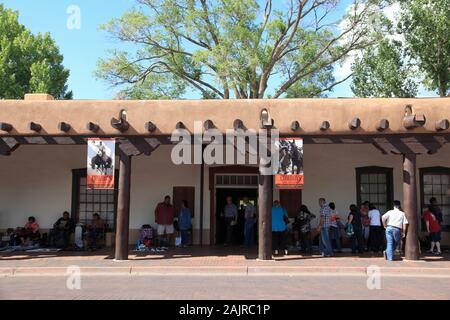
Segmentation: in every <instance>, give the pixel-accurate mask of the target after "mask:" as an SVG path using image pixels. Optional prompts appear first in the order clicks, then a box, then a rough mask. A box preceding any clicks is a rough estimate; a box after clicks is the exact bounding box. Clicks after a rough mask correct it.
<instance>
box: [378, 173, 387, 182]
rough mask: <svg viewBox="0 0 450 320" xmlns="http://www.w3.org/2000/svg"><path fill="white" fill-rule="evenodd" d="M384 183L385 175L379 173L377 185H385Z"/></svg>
mask: <svg viewBox="0 0 450 320" xmlns="http://www.w3.org/2000/svg"><path fill="white" fill-rule="evenodd" d="M385 182H386V174H384V173H380V174H378V183H385Z"/></svg>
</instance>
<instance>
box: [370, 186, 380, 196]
mask: <svg viewBox="0 0 450 320" xmlns="http://www.w3.org/2000/svg"><path fill="white" fill-rule="evenodd" d="M369 190H370V191H369V192H370V193H372V194H376V193H377V192H378V185H376V184H371V185H370V189H369Z"/></svg>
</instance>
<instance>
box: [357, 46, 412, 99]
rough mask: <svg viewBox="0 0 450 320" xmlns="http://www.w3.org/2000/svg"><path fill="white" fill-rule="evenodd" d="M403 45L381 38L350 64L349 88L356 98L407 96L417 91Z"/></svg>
mask: <svg viewBox="0 0 450 320" xmlns="http://www.w3.org/2000/svg"><path fill="white" fill-rule="evenodd" d="M406 61H407V58H405V54H404V52H403V51H402V44H401V43H400V42H398V41H389V40H386V39H384V40H382V41H381V43H380V44H379V45H378V46H377V47H376V48H372V47H370V48H369V49H368V50H365V51H364V53H363V55H362V57H361V58H358V59H356V61H355V63H354V64H353V65H352V71H353V82H352V84H351V89H352V91H353V93H354V94H355V95H356V96H357V97H364V98H368V97H370V98H372V97H380V98H391V97H399V98H409V97H414V96H415V95H416V94H417V87H418V85H417V83H416V82H415V81H414V80H413V78H414V73H413V71H412V70H413V68H412V66H411V65H410V64H409V63H407V62H406Z"/></svg>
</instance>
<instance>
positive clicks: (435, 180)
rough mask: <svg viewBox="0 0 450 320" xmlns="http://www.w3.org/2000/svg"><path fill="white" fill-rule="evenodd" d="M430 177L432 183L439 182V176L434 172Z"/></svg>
mask: <svg viewBox="0 0 450 320" xmlns="http://www.w3.org/2000/svg"><path fill="white" fill-rule="evenodd" d="M432 179H433V184H440V183H441V176H440V175H437V174H434V175H432Z"/></svg>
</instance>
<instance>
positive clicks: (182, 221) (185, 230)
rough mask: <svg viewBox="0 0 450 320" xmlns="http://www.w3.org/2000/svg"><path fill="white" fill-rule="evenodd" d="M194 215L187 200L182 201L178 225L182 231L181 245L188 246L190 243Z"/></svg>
mask: <svg viewBox="0 0 450 320" xmlns="http://www.w3.org/2000/svg"><path fill="white" fill-rule="evenodd" d="M191 221H192V215H191V210H190V209H189V208H188V203H187V201H186V200H183V201H181V209H180V213H179V214H178V226H179V228H180V233H181V246H182V247H186V246H187V245H188V244H189V231H190V230H191V226H192V224H191Z"/></svg>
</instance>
